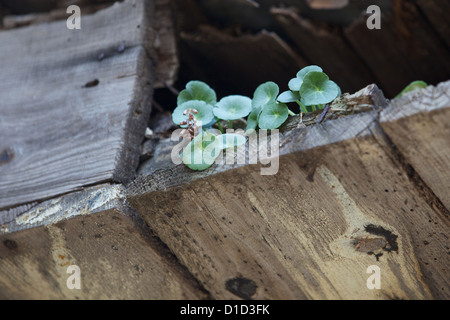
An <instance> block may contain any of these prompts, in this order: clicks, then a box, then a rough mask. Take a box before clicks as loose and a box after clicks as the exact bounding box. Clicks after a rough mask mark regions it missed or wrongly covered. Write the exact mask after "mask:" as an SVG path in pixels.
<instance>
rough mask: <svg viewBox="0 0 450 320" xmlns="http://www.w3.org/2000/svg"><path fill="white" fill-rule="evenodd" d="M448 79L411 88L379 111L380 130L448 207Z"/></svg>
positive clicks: (449, 207) (449, 176) (449, 85)
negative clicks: (421, 87)
mask: <svg viewBox="0 0 450 320" xmlns="http://www.w3.org/2000/svg"><path fill="white" fill-rule="evenodd" d="M448 119H450V81H447V82H445V83H441V84H440V85H439V86H437V87H433V86H430V87H428V88H427V89H426V90H420V91H418V92H411V93H410V94H407V95H405V96H403V97H402V98H400V99H396V100H394V101H392V103H391V107H390V108H389V109H387V110H385V111H383V112H382V113H381V117H380V121H381V126H382V128H383V130H384V131H385V132H386V133H387V135H388V136H389V138H390V139H391V140H392V142H393V143H394V144H395V145H396V147H397V148H398V150H399V151H400V152H401V154H402V155H403V156H404V157H405V161H406V162H407V163H409V164H410V165H411V166H412V167H413V168H414V170H415V171H416V172H417V173H418V174H419V175H420V177H421V178H422V179H423V181H424V182H425V183H426V185H427V186H428V187H430V188H431V190H432V191H433V193H434V194H435V195H436V196H438V198H439V199H440V201H441V202H442V203H443V204H444V205H445V207H446V208H447V210H450V183H449V181H450V170H449V169H450V123H449V121H448Z"/></svg>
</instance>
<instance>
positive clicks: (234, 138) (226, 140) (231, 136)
mask: <svg viewBox="0 0 450 320" xmlns="http://www.w3.org/2000/svg"><path fill="white" fill-rule="evenodd" d="M217 138H218V139H219V140H220V138H222V149H227V148H234V147H238V146H241V145H243V144H245V141H246V140H245V137H244V136H242V135H240V134H236V133H225V134H221V135H218V136H217Z"/></svg>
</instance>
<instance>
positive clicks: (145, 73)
mask: <svg viewBox="0 0 450 320" xmlns="http://www.w3.org/2000/svg"><path fill="white" fill-rule="evenodd" d="M152 3H153V2H152V1H127V2H123V3H117V4H115V5H114V6H112V7H110V8H108V9H105V10H101V11H98V12H97V13H95V14H94V15H85V16H83V17H82V29H81V30H69V29H67V28H66V25H65V21H59V22H52V23H48V24H39V25H34V26H30V27H24V28H20V29H15V30H9V31H3V32H0V40H1V42H2V43H6V44H7V45H4V46H2V47H1V48H0V55H1V56H2V61H3V64H2V72H1V74H0V92H1V94H2V99H1V100H2V101H1V102H0V137H1V140H0V154H1V155H2V159H1V160H2V162H1V163H0V208H3V207H11V206H13V205H18V204H21V203H24V202H32V201H34V200H38V199H45V198H49V197H53V196H55V195H58V194H62V193H66V192H69V191H72V190H76V189H79V188H81V187H82V186H84V185H90V184H95V183H99V182H104V181H111V180H112V181H117V182H124V181H129V180H130V179H131V178H133V177H134V174H135V168H136V167H137V165H138V160H139V153H140V143H141V141H142V137H143V134H144V130H145V127H146V122H147V120H148V116H149V113H150V103H149V99H150V98H151V95H152V83H153V75H152V63H151V60H150V58H151V57H152V56H154V53H153V51H152V49H151V48H152V46H153V42H152V41H153V39H154V31H153V30H152V27H151V25H150V21H151V20H152V19H151V17H152V16H153V9H152V6H151V4H152ZM121 46H123V47H121Z"/></svg>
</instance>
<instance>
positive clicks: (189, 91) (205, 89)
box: [177, 80, 217, 106]
mask: <svg viewBox="0 0 450 320" xmlns="http://www.w3.org/2000/svg"><path fill="white" fill-rule="evenodd" d="M190 100H201V101H205V102H206V103H207V104H210V105H215V104H216V102H217V96H216V92H215V91H214V90H213V89H211V87H210V86H208V85H207V84H206V83H204V82H202V81H198V80H193V81H189V82H188V83H187V84H186V89H184V90H181V92H180V93H179V94H178V97H177V105H178V106H179V105H180V104H182V103H184V102H186V101H190Z"/></svg>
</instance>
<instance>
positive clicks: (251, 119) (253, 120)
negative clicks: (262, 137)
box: [245, 108, 261, 133]
mask: <svg viewBox="0 0 450 320" xmlns="http://www.w3.org/2000/svg"><path fill="white" fill-rule="evenodd" d="M260 113H261V108H257V109H254V110H253V111H252V112H250V114H249V115H248V117H247V127H246V128H245V132H247V133H250V132H252V131H253V130H256V127H257V126H258V118H259V114H260Z"/></svg>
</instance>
